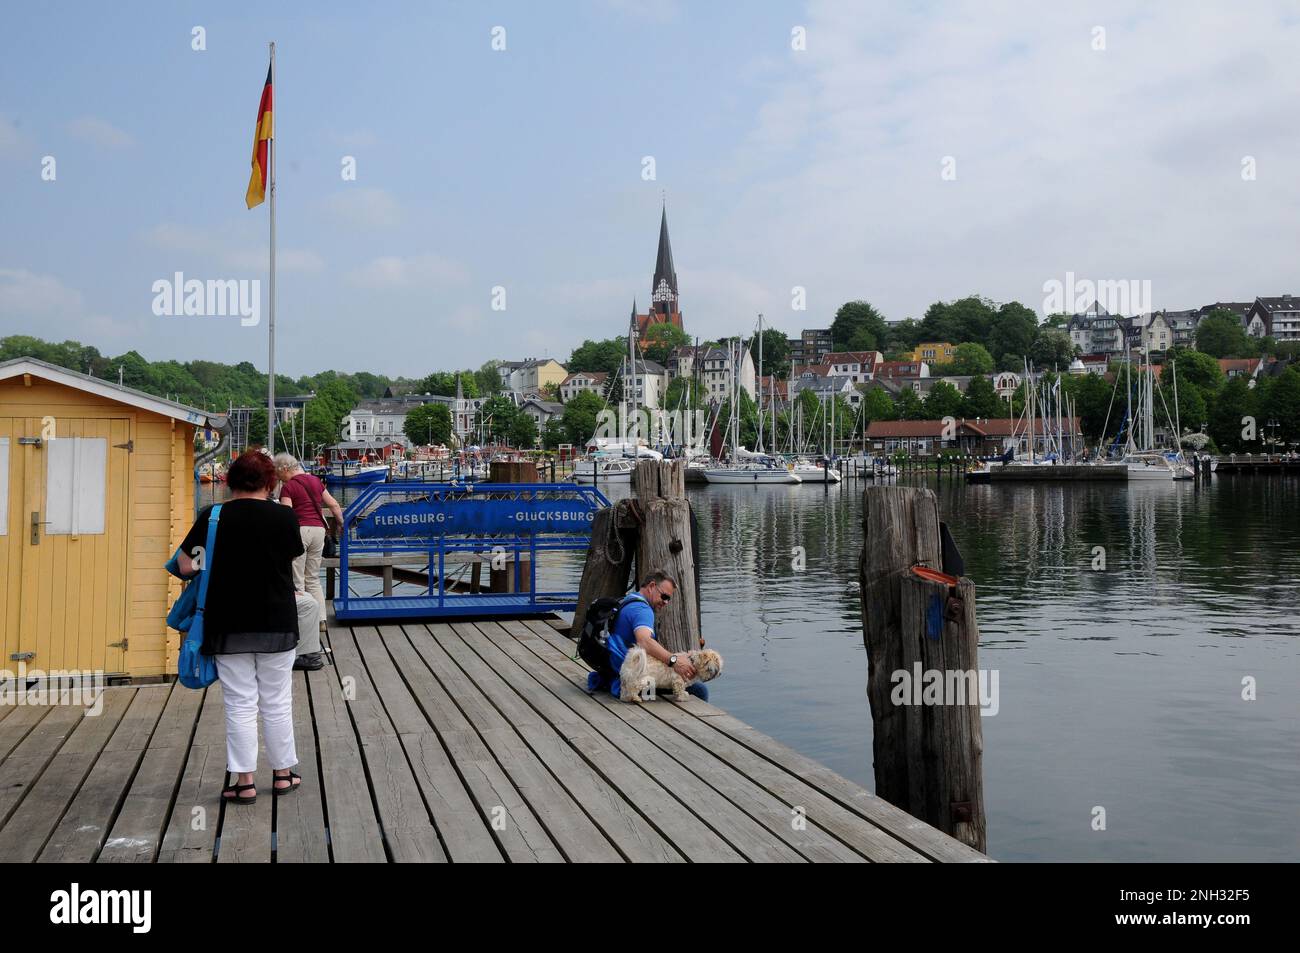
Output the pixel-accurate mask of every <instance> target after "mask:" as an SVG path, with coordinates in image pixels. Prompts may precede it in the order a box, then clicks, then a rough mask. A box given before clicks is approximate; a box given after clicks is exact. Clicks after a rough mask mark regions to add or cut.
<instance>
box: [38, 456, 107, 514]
mask: <svg viewBox="0 0 1300 953" xmlns="http://www.w3.org/2000/svg"><path fill="white" fill-rule="evenodd" d="M45 447H46V451H47V456H46V458H45V461H46V468H45V519H46V521H47V522H46V526H45V532H46V535H49V536H67V535H70V534H72V535H80V534H89V535H97V534H101V533H103V532H104V510H105V503H106V500H107V497H108V488H107V486H106V485H105V484H106V483H107V479H108V440H107V439H105V438H104V437H57V438H55V439H54V440H50V441H49V442H47V443H46V444H45Z"/></svg>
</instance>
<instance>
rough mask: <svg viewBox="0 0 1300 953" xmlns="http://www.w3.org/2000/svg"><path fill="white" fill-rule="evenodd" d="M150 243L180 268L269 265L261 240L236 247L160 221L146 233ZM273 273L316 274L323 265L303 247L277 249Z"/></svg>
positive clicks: (240, 268)
mask: <svg viewBox="0 0 1300 953" xmlns="http://www.w3.org/2000/svg"><path fill="white" fill-rule="evenodd" d="M146 237H147V239H148V241H149V242H150V244H152V245H155V246H156V247H158V248H161V249H164V250H167V251H170V252H174V253H177V254H178V255H180V256H184V257H183V258H182V261H181V264H182V265H183V266H184V267H190V268H194V267H202V268H213V269H217V270H221V269H231V270H234V271H238V272H245V271H261V270H265V269H266V268H267V266H268V264H269V260H270V255H269V249H268V247H267V245H266V244H264V243H263V240H262V239H261V238H258V239H255V240H252V241H250V242H249V243H247V244H240V243H238V242H235V241H232V240H230V239H229V238H226V237H218V236H216V235H213V234H212V233H210V232H207V231H204V230H203V229H199V228H194V227H193V226H190V225H177V224H174V223H171V222H164V223H162V224H160V225H155V226H154V227H153V228H151V229H149V231H148V232H147V233H146ZM275 268H276V271H277V272H281V271H292V272H319V271H323V270H324V268H325V262H324V261H323V260H322V259H321V257H320V256H319V255H318V254H316V253H315V252H314V251H311V250H310V249H306V248H277V249H276V251H275Z"/></svg>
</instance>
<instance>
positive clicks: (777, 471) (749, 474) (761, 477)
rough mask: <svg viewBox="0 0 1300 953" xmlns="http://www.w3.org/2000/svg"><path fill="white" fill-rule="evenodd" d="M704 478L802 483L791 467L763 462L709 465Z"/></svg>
mask: <svg viewBox="0 0 1300 953" xmlns="http://www.w3.org/2000/svg"><path fill="white" fill-rule="evenodd" d="M704 479H706V480H708V481H709V482H710V483H750V484H754V485H758V484H763V485H767V484H770V483H802V482H803V480H801V479H800V478H799V476H798V474H796V473H795V472H794V470H793V469H787V468H786V467H780V466H774V465H772V464H763V463H757V462H754V463H738V464H736V465H734V466H718V467H709V468H708V469H706V470H705V471H704Z"/></svg>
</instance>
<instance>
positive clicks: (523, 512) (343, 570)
mask: <svg viewBox="0 0 1300 953" xmlns="http://www.w3.org/2000/svg"><path fill="white" fill-rule="evenodd" d="M608 505H609V500H607V499H606V498H605V497H604V495H602V494H601V493H600V492H599V491H598V490H597V489H596V488H595V487H589V486H580V485H575V484H571V483H408V482H402V483H375V484H372V485H370V486H367V487H366V488H365V489H363V490H362V491H361V493H360V494H358V495H357V497H356V499H354V500H353V501H352V502H351V503H350V504H348V507H347V509H346V510H345V511H344V513H343V526H344V530H343V533H342V534H341V538H340V545H339V573H340V577H341V578H340V586H339V593H340V594H339V596H338V598H336V599H335V600H334V613H335V616H336V617H337V618H338V619H340V620H342V621H356V620H383V619H416V618H440V617H450V616H460V617H466V616H527V615H541V614H544V613H548V612H571V611H573V610H574V609H575V608H577V604H578V593H577V592H576V591H575V590H568V589H565V590H543V591H539V590H538V588H537V564H538V558H537V557H538V555H539V554H542V553H553V552H585V551H586V549H587V546H588V544H589V543H590V540H591V524H592V521H593V520H594V519H595V514H596V512H597V511H598V510H600V509H602V508H603V507H606V506H608ZM410 554H418V555H420V556H422V557H423V558H424V560H425V562H424V568H425V571H426V573H427V574H428V585H427V587H426V588H425V590H424V592H423V593H421V594H419V595H400V596H399V595H385V596H357V595H353V594H352V590H351V588H350V586H349V582H348V562H349V560H350V559H354V558H357V557H360V556H401V555H410ZM474 561H477V562H488V563H489V564H490V565H491V566H492V568H493V569H496V570H499V569H501V568H504V567H505V565H506V564H507V563H509V566H510V571H511V572H512V573H513V577H514V578H513V582H514V585H513V587H512V588H513V590H514V591H513V592H448V591H447V567H448V565H449V564H451V565H453V566H455V565H463V564H465V563H469V562H474ZM525 567H527V572H528V577H527V586H526V587H525V585H524V582H525V580H524V575H523V574H524V570H525ZM498 578H499V577H498Z"/></svg>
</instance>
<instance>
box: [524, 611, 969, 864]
mask: <svg viewBox="0 0 1300 953" xmlns="http://www.w3.org/2000/svg"><path fill="white" fill-rule="evenodd" d="M523 624H524V625H525V626H527V627H528V629H529V630H530V631H532V632H533V634H535V635H537V636H538V637H539V638H541V639H542V641H544V642H545V643H547V644H548V645H550V646H551V647H552V648H553V649H555V651H556V652H557V653H558V654H559V655H560V656H561V657H562V658H563V659H565V660H568V661H572V659H571V655H572V649H571V648H570V647H571V646H572V644H573V643H572V642H570V641H569V640H568V639H565V638H563V637H562V636H560V635H558V634H557V633H556V632H555V631H554V630H553V629H551V628H550V627H549V626H545V625H543V624H541V623H538V622H534V621H528V622H525V623H523ZM573 664H575V665H576V664H577V663H573ZM684 710H686V711H688V712H689V713H690V714H691V715H692V716H693V717H696V718H700V719H701V720H702V721H704V722H705V723H706V724H707V725H708V726H710V727H712V728H714V729H715V730H717V731H719V732H721V733H722V734H724V735H726V736H728V737H729V738H731V739H732V740H733V741H736V742H738V743H739V744H741V745H743V746H744V747H746V748H748V749H749V750H750V751H752V752H754V753H755V754H758V755H760V756H762V757H763V758H765V759H767V760H768V761H770V762H772V763H773V764H775V765H777V766H778V767H781V768H783V769H785V770H786V771H788V772H790V773H791V774H793V775H794V776H796V777H798V778H801V779H803V780H804V781H805V782H807V783H808V784H809V785H810V786H812V787H814V788H816V789H817V790H818V791H820V792H821V793H822V794H824V795H825V796H826V797H827V798H829V799H830V800H832V801H834V802H835V803H837V804H839V805H841V806H842V807H846V808H848V809H849V810H850V811H852V812H853V813H854V814H856V815H858V816H859V817H861V818H863V819H864V820H866V821H868V822H870V823H871V824H873V825H875V826H876V827H877V828H879V829H880V830H882V831H884V832H885V833H886V834H889V835H890V836H892V837H894V838H895V839H897V840H900V841H902V842H903V843H904V844H906V845H907V846H908V847H910V848H911V849H913V850H915V851H916V852H917V853H919V854H922V855H924V856H926V857H929V858H930V859H932V860H937V861H944V862H949V863H960V862H970V861H988V859H989V858H988V857H986V856H985V855H983V854H981V853H980V852H979V851H976V850H972V849H971V848H969V847H967V846H966V845H965V844H963V843H961V842H960V841H958V840H956V839H955V838H952V837H949V836H948V835H947V834H944V833H943V832H942V831H940V830H937V829H935V828H933V827H931V826H930V825H929V824H926V823H925V822H924V821H920V820H918V819H916V818H915V817H912V816H911V815H910V814H908V813H907V812H906V811H903V810H900V809H899V808H897V807H895V806H894V805H892V804H890V803H889V802H888V801H886V800H885V799H884V798H880V797H876V796H875V795H874V794H872V793H871V792H870V791H868V790H867V789H866V788H863V787H861V786H860V785H857V784H854V783H853V782H852V781H849V780H848V779H847V778H844V777H841V776H840V775H838V774H836V773H835V772H834V771H832V770H831V769H830V768H827V767H826V766H825V765H822V764H819V763H818V762H816V761H814V760H812V759H811V758H809V757H807V756H805V755H802V754H800V753H799V752H797V751H794V750H793V749H791V748H788V747H787V746H785V745H783V744H781V743H780V742H779V741H777V740H776V739H774V738H769V737H768V736H767V735H765V734H763V733H762V732H760V731H757V730H756V729H754V728H752V727H750V726H749V725H747V724H745V723H744V722H742V721H740V720H739V719H737V718H735V717H733V716H731V715H728V714H727V713H726V712H724V711H723V710H722V709H720V708H716V707H714V706H712V705H708V704H707V703H703V702H700V701H699V700H698V699H692V700H691V701H690V702H689V703H688V704H687V706H686V708H685V709H684Z"/></svg>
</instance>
